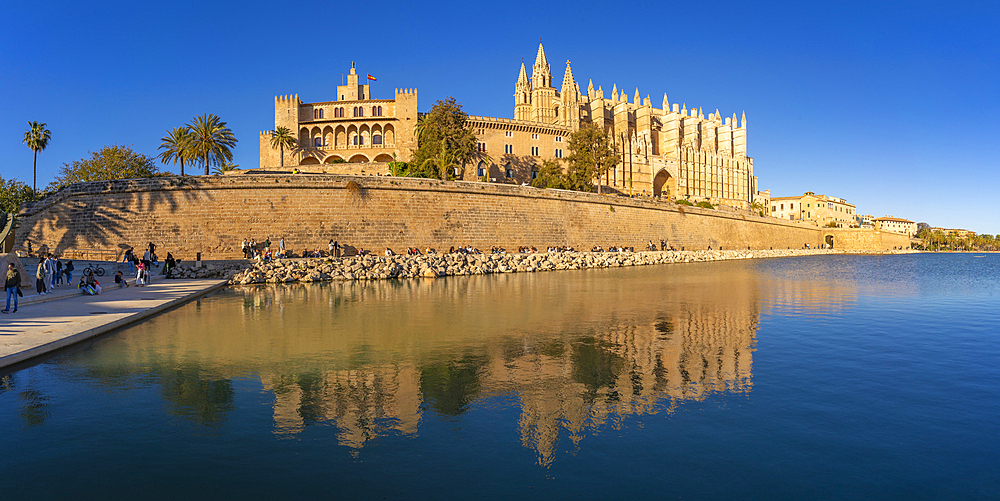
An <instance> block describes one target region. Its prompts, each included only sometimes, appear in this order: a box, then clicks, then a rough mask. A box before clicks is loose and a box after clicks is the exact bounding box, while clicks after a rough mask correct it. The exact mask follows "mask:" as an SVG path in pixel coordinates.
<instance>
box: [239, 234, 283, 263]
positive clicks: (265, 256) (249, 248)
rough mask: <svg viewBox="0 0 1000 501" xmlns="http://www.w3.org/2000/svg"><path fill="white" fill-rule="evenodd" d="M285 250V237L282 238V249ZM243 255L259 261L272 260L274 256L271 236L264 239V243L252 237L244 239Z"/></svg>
mask: <svg viewBox="0 0 1000 501" xmlns="http://www.w3.org/2000/svg"><path fill="white" fill-rule="evenodd" d="M284 250H285V239H284V238H282V239H281V251H282V252H284ZM243 257H244V258H245V259H256V260H258V261H270V260H271V259H272V258H273V255H272V254H271V237H267V238H266V239H264V242H263V243H262V244H258V243H257V241H256V240H254V239H252V238H244V239H243Z"/></svg>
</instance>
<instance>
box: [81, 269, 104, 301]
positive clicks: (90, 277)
mask: <svg viewBox="0 0 1000 501" xmlns="http://www.w3.org/2000/svg"><path fill="white" fill-rule="evenodd" d="M83 293H84V294H89V295H91V296H96V295H98V294H100V293H101V283H100V282H98V281H97V279H96V278H94V272H90V273H88V274H87V278H86V279H84V283H83Z"/></svg>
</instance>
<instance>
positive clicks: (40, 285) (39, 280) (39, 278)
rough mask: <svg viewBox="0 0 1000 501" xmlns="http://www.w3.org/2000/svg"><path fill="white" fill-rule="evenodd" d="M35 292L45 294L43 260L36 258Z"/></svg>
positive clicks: (42, 258)
mask: <svg viewBox="0 0 1000 501" xmlns="http://www.w3.org/2000/svg"><path fill="white" fill-rule="evenodd" d="M35 292H37V293H39V294H45V293H46V292H45V258H44V257H40V258H38V269H37V270H35Z"/></svg>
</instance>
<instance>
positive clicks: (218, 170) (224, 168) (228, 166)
mask: <svg viewBox="0 0 1000 501" xmlns="http://www.w3.org/2000/svg"><path fill="white" fill-rule="evenodd" d="M239 168H240V166H239V165H237V164H234V163H232V162H222V163H221V164H219V165H216V166H215V167H212V174H213V175H215V176H221V175H223V174H225V173H227V172H229V171H231V170H236V169H239Z"/></svg>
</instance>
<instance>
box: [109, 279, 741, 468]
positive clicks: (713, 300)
mask: <svg viewBox="0 0 1000 501" xmlns="http://www.w3.org/2000/svg"><path fill="white" fill-rule="evenodd" d="M740 266H743V265H740V264H727V263H714V264H712V266H710V267H709V266H700V265H691V266H687V265H677V266H669V267H659V268H657V267H646V268H644V269H623V270H615V271H610V270H608V271H597V272H579V273H578V272H571V273H567V274H559V273H552V274H531V275H524V276H510V275H502V276H489V277H451V278H449V279H448V280H430V281H379V282H369V283H362V282H352V283H344V284H341V283H334V284H326V285H323V286H306V285H296V286H277V287H271V286H268V287H255V288H243V289H229V290H228V291H227V292H226V293H225V294H223V295H221V296H220V297H219V298H218V300H215V299H213V298H206V299H204V300H200V301H198V302H196V303H193V304H191V305H188V306H185V307H183V308H180V309H178V310H175V311H174V312H172V313H171V314H170V315H163V316H159V317H155V318H153V319H152V320H150V321H149V322H146V323H143V324H140V325H137V326H135V327H133V328H132V329H130V331H129V334H127V335H120V336H116V337H115V338H114V341H113V342H114V344H116V345H118V350H119V352H114V351H102V352H101V353H104V354H102V355H101V356H102V357H104V356H106V357H108V360H107V363H108V364H114V365H118V364H122V363H126V362H122V361H123V360H128V361H129V362H127V363H128V364H129V365H136V366H141V367H151V366H153V367H155V366H158V365H162V366H164V367H172V366H176V365H177V364H179V363H183V364H185V366H187V367H190V368H192V370H194V372H195V373H196V374H199V375H200V376H199V377H201V378H206V379H213V380H220V379H225V378H241V377H247V376H251V377H254V378H259V379H260V381H261V382H262V386H263V388H264V389H265V390H267V391H270V392H273V394H274V409H273V417H274V431H275V433H277V434H281V435H289V434H296V433H300V432H302V431H303V430H305V429H306V428H308V427H309V426H310V425H312V424H317V423H330V424H335V425H336V426H337V428H338V430H340V435H339V439H340V443H341V444H343V445H348V446H351V447H355V448H357V447H362V446H363V445H364V444H365V443H366V441H368V440H371V439H373V438H375V437H378V436H384V435H387V434H390V435H391V434H394V433H403V434H413V433H416V432H417V429H418V426H419V423H420V420H421V419H422V412H423V410H425V409H426V410H430V411H432V412H433V413H435V415H440V416H457V415H460V414H462V413H464V412H465V411H466V410H467V409H468V408H469V403H471V402H474V401H475V400H477V399H481V398H484V396H488V395H497V394H516V395H518V396H519V398H520V402H521V406H522V413H521V418H520V423H519V427H520V430H521V434H522V438H523V440H524V442H525V444H526V446H529V447H531V448H534V449H536V450H537V451H538V454H539V457H540V461H541V462H543V463H547V462H549V461H551V460H552V458H553V457H554V456H553V453H554V451H555V448H556V446H557V445H558V438H559V433H560V432H561V430H562V429H563V428H566V429H567V431H568V433H569V436H570V437H571V438H572V439H573V440H574V441H579V440H580V439H581V438H582V437H583V436H585V435H586V434H588V433H590V432H592V431H593V430H594V429H596V427H598V426H601V425H602V424H603V423H607V422H612V423H613V422H615V421H616V420H618V419H621V417H623V416H629V415H633V416H637V415H643V414H649V413H656V412H659V411H660V410H664V409H666V410H668V411H669V410H670V409H672V408H673V406H675V405H677V404H678V403H679V402H682V401H685V400H700V399H703V398H705V397H706V396H708V395H710V394H714V393H719V392H737V393H742V392H748V391H750V389H751V384H752V378H751V364H752V350H753V345H754V336H755V331H756V328H757V318H758V310H757V301H758V299H757V295H758V292H757V283H756V281H755V279H754V275H753V273H748V272H746V271H745V270H742V269H741V268H739V267H740ZM656 272H660V273H668V274H669V277H670V279H669V280H666V281H664V280H663V279H662V278H656V277H655V276H654V275H655V273H656ZM626 283H627V284H629V286H628V287H621V286H620V285H621V284H626ZM227 295H228V297H226V296H227ZM233 296H236V297H235V298H234V297H233ZM234 300H235V301H236V304H237V305H240V303H242V304H241V305H240V306H236V308H237V311H238V312H239V313H236V314H235V315H234V310H233V308H234V306H233V301H234ZM491 305H503V307H502V308H492V306H491ZM510 312H517V314H516V315H514V314H510ZM206 333H210V335H206ZM150 344H153V345H158V346H156V347H154V348H152V349H151V348H150ZM121 351H124V352H126V353H121ZM154 357H155V358H154ZM156 358H160V359H159V360H157V359H156ZM195 369H197V370H195ZM216 407H218V406H216ZM219 409H220V411H221V412H222V413H223V414H224V413H225V412H227V410H226V409H225V408H221V407H220V408H219Z"/></svg>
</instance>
